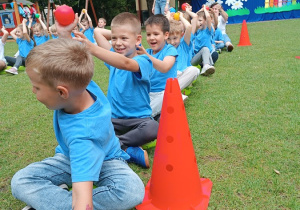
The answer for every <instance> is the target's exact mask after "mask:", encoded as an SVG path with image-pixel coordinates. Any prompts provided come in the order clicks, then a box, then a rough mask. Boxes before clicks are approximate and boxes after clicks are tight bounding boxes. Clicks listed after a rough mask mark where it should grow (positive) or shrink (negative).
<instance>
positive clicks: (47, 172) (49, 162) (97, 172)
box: [11, 31, 144, 209]
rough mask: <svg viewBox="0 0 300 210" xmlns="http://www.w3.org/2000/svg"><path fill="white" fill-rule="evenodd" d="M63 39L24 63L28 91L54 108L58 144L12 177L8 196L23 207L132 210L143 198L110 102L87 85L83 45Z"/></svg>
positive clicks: (90, 66) (88, 60) (90, 65)
mask: <svg viewBox="0 0 300 210" xmlns="http://www.w3.org/2000/svg"><path fill="white" fill-rule="evenodd" d="M70 32H71V31H69V33H70ZM59 35H60V34H59ZM69 36H70V35H69ZM61 37H62V36H60V38H59V39H53V40H49V41H48V42H46V43H44V44H43V45H40V46H37V47H35V48H34V49H33V50H32V51H31V52H30V54H29V55H28V57H27V59H26V64H27V67H26V73H27V75H28V77H29V79H30V81H31V84H32V92H33V93H34V94H35V95H36V98H37V100H39V101H40V102H41V103H43V104H44V105H45V106H46V107H47V108H48V109H50V110H54V115H53V125H54V132H55V136H56V139H57V141H58V146H57V147H56V149H55V155H54V156H53V157H49V158H46V159H44V160H43V161H40V162H36V163H32V164H30V165H28V166H27V167H25V168H24V169H21V170H20V171H18V172H17V173H16V174H15V175H14V176H13V178H12V180H11V189H12V194H13V196H14V197H15V198H17V199H19V200H21V201H23V202H25V203H27V205H28V206H27V207H25V208H26V209H29V208H30V207H32V208H34V209H93V207H94V209H130V208H133V207H134V206H135V205H137V204H139V203H141V202H142V200H143V197H144V185H143V183H142V181H141V180H140V178H139V177H138V176H137V174H135V173H134V172H133V171H132V170H131V169H130V167H129V166H128V165H127V163H126V162H125V160H126V159H128V158H129V157H128V155H127V154H126V153H125V152H124V151H123V150H121V148H120V144H119V141H118V138H117V137H116V135H115V133H114V130H113V125H112V123H111V109H110V105H109V102H108V101H107V99H106V97H105V96H104V94H103V92H102V91H101V89H100V88H99V87H98V86H97V84H96V83H95V82H93V81H91V78H92V76H93V73H94V62H93V57H92V56H91V55H90V54H89V53H88V51H87V49H86V47H85V45H83V44H81V43H79V42H77V41H74V40H72V39H64V38H61ZM45 60H47V62H45ZM62 184H66V185H68V186H69V187H71V186H72V191H68V190H66V189H63V188H61V187H59V186H61V185H62ZM93 186H95V189H93Z"/></svg>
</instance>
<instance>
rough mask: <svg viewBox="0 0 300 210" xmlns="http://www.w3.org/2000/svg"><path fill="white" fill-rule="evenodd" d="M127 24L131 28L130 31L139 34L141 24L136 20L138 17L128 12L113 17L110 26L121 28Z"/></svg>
mask: <svg viewBox="0 0 300 210" xmlns="http://www.w3.org/2000/svg"><path fill="white" fill-rule="evenodd" d="M125 24H128V25H130V26H131V27H132V29H133V30H134V31H135V32H136V33H137V34H141V31H142V27H141V22H140V20H139V19H138V17H137V16H136V15H134V14H132V13H130V12H122V13H120V14H118V15H117V16H115V17H114V18H113V19H112V21H111V24H110V26H111V27H114V26H121V25H125Z"/></svg>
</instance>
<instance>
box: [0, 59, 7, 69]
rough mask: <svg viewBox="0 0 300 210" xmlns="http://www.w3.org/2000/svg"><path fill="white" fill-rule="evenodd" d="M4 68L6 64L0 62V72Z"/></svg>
mask: <svg viewBox="0 0 300 210" xmlns="http://www.w3.org/2000/svg"><path fill="white" fill-rule="evenodd" d="M5 67H6V63H5V62H4V61H2V60H0V71H1V70H3V69H5Z"/></svg>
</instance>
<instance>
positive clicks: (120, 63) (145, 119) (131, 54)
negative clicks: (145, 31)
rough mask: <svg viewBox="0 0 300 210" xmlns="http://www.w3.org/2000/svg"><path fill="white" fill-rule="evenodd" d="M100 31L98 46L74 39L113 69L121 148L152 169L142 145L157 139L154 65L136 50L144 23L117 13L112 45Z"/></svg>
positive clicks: (115, 120)
mask: <svg viewBox="0 0 300 210" xmlns="http://www.w3.org/2000/svg"><path fill="white" fill-rule="evenodd" d="M100 30H101V29H98V28H97V29H95V38H96V41H97V43H98V45H99V47H98V46H95V45H93V44H91V42H88V40H87V39H86V38H85V39H84V37H83V36H82V37H83V39H82V38H78V37H77V38H75V39H77V40H79V41H83V42H85V43H86V44H87V46H88V48H89V50H90V51H91V53H92V54H93V55H94V56H96V57H97V58H99V59H101V60H103V61H104V62H105V63H106V66H107V67H108V69H109V70H110V74H109V86H108V93H107V98H108V100H109V102H110V104H111V107H112V122H113V125H114V128H115V132H116V134H117V135H118V137H119V139H120V144H121V148H122V149H123V150H125V151H126V152H127V154H129V156H130V160H129V161H130V162H133V163H135V164H137V165H139V166H142V167H144V168H149V158H148V154H147V151H145V150H143V149H141V148H140V146H142V145H143V144H146V143H148V142H150V141H153V140H154V139H156V137H157V131H158V123H157V122H156V121H155V120H153V119H152V118H151V113H152V110H151V107H150V98H149V92H150V75H151V70H152V62H151V60H150V59H149V58H148V57H147V56H146V55H137V51H136V46H138V45H139V44H140V43H141V41H142V35H141V23H140V21H139V19H138V18H137V17H136V16H135V15H134V14H131V13H128V12H124V13H120V14H118V15H117V16H116V17H114V19H113V20H112V22H111V32H112V39H111V44H110V43H109V42H108V41H107V40H106V38H105V37H104V36H103V35H102V34H101V31H100ZM109 50H110V51H109Z"/></svg>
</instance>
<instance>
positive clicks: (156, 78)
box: [147, 44, 178, 92]
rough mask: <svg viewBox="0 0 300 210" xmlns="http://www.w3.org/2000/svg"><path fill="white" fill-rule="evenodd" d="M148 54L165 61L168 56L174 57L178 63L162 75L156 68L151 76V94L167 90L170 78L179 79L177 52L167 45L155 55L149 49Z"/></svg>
mask: <svg viewBox="0 0 300 210" xmlns="http://www.w3.org/2000/svg"><path fill="white" fill-rule="evenodd" d="M147 52H148V53H149V54H150V55H151V56H153V57H154V58H156V59H159V60H164V58H165V57H166V56H174V57H175V58H176V61H175V63H174V65H173V66H172V68H171V69H170V70H169V71H168V72H167V73H161V72H160V71H158V70H156V69H155V68H154V67H153V69H152V76H151V92H161V91H164V90H165V87H166V83H167V79H168V78H176V77H177V56H178V53H177V50H176V48H175V47H174V46H173V45H171V44H165V46H164V48H163V49H162V50H160V51H159V52H157V53H156V54H153V50H152V49H147Z"/></svg>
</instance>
